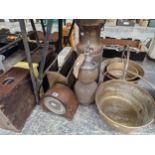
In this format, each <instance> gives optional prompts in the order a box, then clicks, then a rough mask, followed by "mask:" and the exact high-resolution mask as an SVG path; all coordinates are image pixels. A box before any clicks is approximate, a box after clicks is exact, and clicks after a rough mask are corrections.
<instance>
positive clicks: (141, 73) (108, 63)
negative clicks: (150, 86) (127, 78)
mask: <svg viewBox="0 0 155 155" xmlns="http://www.w3.org/2000/svg"><path fill="white" fill-rule="evenodd" d="M125 60H126V59H121V58H112V59H106V60H104V61H103V63H104V64H105V69H104V72H105V71H106V69H107V66H109V65H110V64H112V63H114V62H116V63H124V61H125ZM129 66H132V67H133V68H135V69H136V71H137V72H135V73H137V74H138V75H140V76H141V77H144V70H143V68H142V67H141V65H139V64H137V63H136V62H134V61H131V60H129ZM132 72H134V71H132ZM103 74H104V73H103ZM132 75H133V76H135V75H134V74H132ZM107 76H108V77H110V79H116V78H114V77H112V76H110V75H108V74H107ZM139 79H140V78H139V77H136V78H134V79H133V80H132V81H134V82H137V81H138V80H139Z"/></svg>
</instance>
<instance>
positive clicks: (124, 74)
mask: <svg viewBox="0 0 155 155" xmlns="http://www.w3.org/2000/svg"><path fill="white" fill-rule="evenodd" d="M125 49H127V59H126V61H124V70H123V74H122V78H121V79H122V80H125V77H126V74H127V70H128V66H129V59H130V48H129V46H125V48H124V51H123V53H124V52H125Z"/></svg>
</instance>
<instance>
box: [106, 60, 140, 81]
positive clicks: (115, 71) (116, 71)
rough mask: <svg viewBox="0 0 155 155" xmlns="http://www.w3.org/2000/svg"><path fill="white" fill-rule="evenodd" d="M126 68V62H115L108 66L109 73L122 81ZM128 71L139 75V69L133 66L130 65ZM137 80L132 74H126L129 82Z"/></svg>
mask: <svg viewBox="0 0 155 155" xmlns="http://www.w3.org/2000/svg"><path fill="white" fill-rule="evenodd" d="M124 66H125V63H124V62H113V63H111V64H110V65H108V66H107V73H108V74H110V75H111V76H113V77H114V78H118V79H120V78H121V77H122V76H123V72H124ZM127 70H129V71H132V72H134V73H138V71H137V69H136V68H135V67H134V66H132V65H131V64H129V66H128V69H127ZM136 78H137V77H136V76H135V75H133V74H130V73H129V72H127V73H126V76H125V79H126V80H127V81H131V80H134V79H136Z"/></svg>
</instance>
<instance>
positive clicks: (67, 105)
mask: <svg viewBox="0 0 155 155" xmlns="http://www.w3.org/2000/svg"><path fill="white" fill-rule="evenodd" d="M42 105H43V108H44V109H45V110H47V111H50V112H53V113H55V114H58V115H62V116H64V117H66V118H67V119H69V120H71V119H72V118H73V116H74V114H75V112H76V110H77V108H78V101H77V99H76V96H75V95H74V93H73V91H72V90H71V89H70V88H69V87H67V86H66V85H63V84H59V83H56V84H55V85H54V86H53V87H52V88H50V89H49V90H48V91H47V92H46V94H45V96H44V98H43V99H42Z"/></svg>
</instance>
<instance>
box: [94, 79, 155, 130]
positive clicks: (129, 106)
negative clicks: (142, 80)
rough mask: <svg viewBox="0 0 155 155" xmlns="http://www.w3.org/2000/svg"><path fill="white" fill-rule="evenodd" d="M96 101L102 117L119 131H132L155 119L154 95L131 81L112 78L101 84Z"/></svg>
mask: <svg viewBox="0 0 155 155" xmlns="http://www.w3.org/2000/svg"><path fill="white" fill-rule="evenodd" d="M95 101H96V104H97V108H98V110H99V113H100V115H101V117H102V119H103V120H105V121H106V122H107V124H108V125H109V126H111V127H112V128H113V129H115V130H117V131H121V132H131V131H132V130H134V129H138V128H141V127H145V126H147V125H149V124H150V123H152V122H153V121H154V112H155V101H154V99H153V97H152V96H151V95H150V94H149V93H148V92H147V91H145V90H144V89H143V88H141V87H139V86H138V85H136V84H133V83H131V82H127V81H125V80H110V81H107V82H104V83H102V84H100V86H99V87H98V89H97V92H96V96H95Z"/></svg>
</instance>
